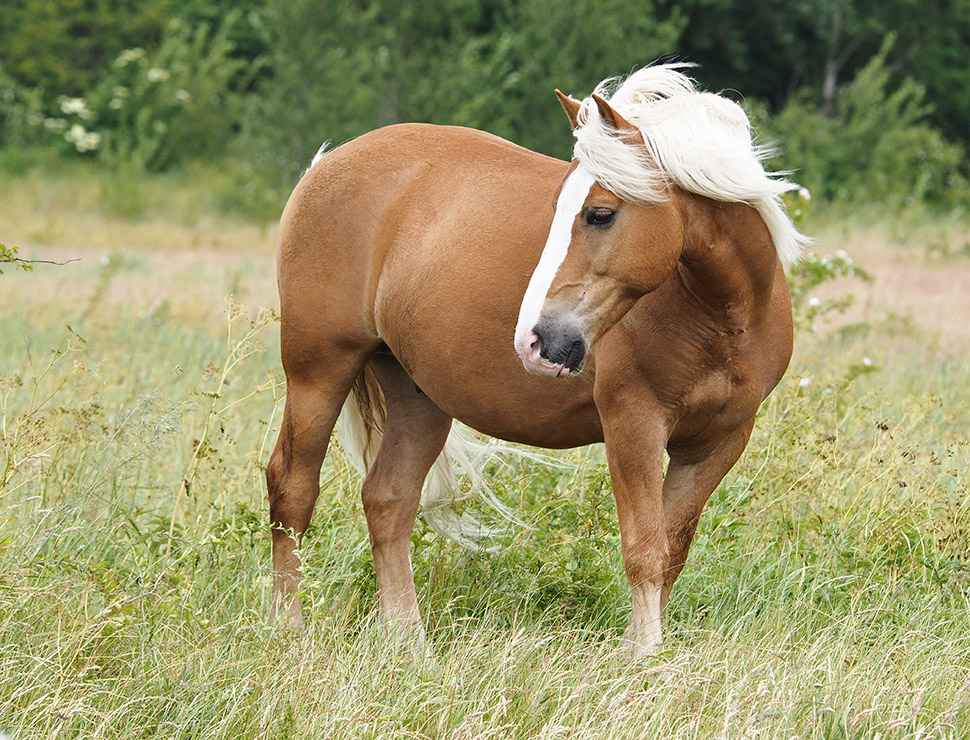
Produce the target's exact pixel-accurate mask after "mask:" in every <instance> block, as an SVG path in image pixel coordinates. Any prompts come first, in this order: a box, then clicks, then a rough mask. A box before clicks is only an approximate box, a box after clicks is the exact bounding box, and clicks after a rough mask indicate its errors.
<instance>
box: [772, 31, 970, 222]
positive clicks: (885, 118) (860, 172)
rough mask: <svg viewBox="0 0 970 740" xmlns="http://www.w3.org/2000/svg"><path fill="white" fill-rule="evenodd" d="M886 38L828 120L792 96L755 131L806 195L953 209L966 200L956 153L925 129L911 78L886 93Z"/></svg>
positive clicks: (919, 93)
mask: <svg viewBox="0 0 970 740" xmlns="http://www.w3.org/2000/svg"><path fill="white" fill-rule="evenodd" d="M892 42H893V38H892V37H889V38H887V40H886V42H885V43H884V44H883V47H882V49H881V51H880V52H879V53H878V54H876V55H875V56H874V57H873V58H872V60H870V62H869V63H868V64H867V65H866V66H865V67H863V68H862V69H861V70H860V71H859V73H858V74H857V75H856V77H855V79H854V80H853V81H852V82H850V83H849V84H848V85H846V86H845V87H844V88H843V89H842V90H841V91H840V94H839V96H838V98H837V101H836V106H835V110H834V112H833V114H832V116H831V117H824V116H822V115H821V114H820V113H819V112H818V111H817V109H816V108H815V105H814V104H813V102H811V101H808V100H806V99H805V98H800V99H796V100H795V101H794V102H792V103H790V104H789V105H788V106H786V107H785V109H784V110H782V111H781V112H780V113H779V114H778V115H777V116H775V117H774V118H773V119H770V120H769V119H767V118H765V117H763V116H760V115H758V114H756V117H758V118H761V119H762V120H761V121H760V124H761V128H762V130H763V131H765V132H767V133H768V135H769V138H772V139H776V140H779V141H780V142H781V143H782V145H783V147H784V155H783V156H782V157H781V160H780V163H776V166H779V167H780V169H788V170H793V171H795V173H796V174H795V179H796V180H798V182H799V183H801V184H802V185H803V186H805V187H807V188H809V190H810V191H811V192H812V194H813V196H816V197H821V198H823V199H824V200H827V201H830V202H842V203H849V204H853V205H862V204H876V205H881V206H883V207H885V208H898V207H901V206H910V205H915V204H926V205H930V206H934V207H941V208H945V207H953V206H956V205H961V204H963V205H966V204H967V203H970V190H968V187H967V180H966V177H965V173H964V172H962V171H961V166H962V163H963V161H964V160H963V155H964V152H963V151H962V148H961V147H960V146H959V145H957V144H954V143H951V142H948V141H946V140H945V139H944V138H943V136H942V135H941V134H940V132H939V131H937V130H936V129H934V128H933V127H932V126H930V125H929V124H928V123H927V122H926V119H927V116H928V115H929V113H930V112H931V111H932V106H931V105H930V104H928V103H926V102H925V100H924V98H925V90H924V88H923V87H922V86H920V85H919V84H918V83H916V82H914V81H913V80H909V79H907V80H905V81H904V82H903V83H902V84H901V85H900V86H899V88H898V89H896V90H895V91H892V90H890V89H889V81H890V71H889V69H887V66H886V55H887V53H888V52H889V50H890V48H891V46H892Z"/></svg>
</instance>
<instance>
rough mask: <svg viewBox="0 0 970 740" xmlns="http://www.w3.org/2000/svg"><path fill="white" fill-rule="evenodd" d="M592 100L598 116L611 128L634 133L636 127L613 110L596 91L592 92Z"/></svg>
mask: <svg viewBox="0 0 970 740" xmlns="http://www.w3.org/2000/svg"><path fill="white" fill-rule="evenodd" d="M593 100H594V101H595V103H596V108H597V109H598V110H599V112H600V116H601V117H602V118H603V120H604V121H606V122H607V123H608V124H609V125H610V126H611V127H612V128H614V129H616V130H617V131H621V132H623V133H636V132H637V131H638V129H637V127H636V126H634V125H633V124H632V123H630V122H629V121H628V120H626V119H625V118H624V117H623V116H621V115H620V114H619V113H617V112H616V111H615V110H613V108H612V107H610V104H609V103H607V102H606V101H605V100H603V98H601V97H600V96H599V95H597V94H596V93H593Z"/></svg>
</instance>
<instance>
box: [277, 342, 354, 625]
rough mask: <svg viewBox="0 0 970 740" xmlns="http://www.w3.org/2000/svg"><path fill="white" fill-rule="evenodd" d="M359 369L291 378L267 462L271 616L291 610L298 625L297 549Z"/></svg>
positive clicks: (292, 621) (300, 621)
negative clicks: (278, 430) (339, 419)
mask: <svg viewBox="0 0 970 740" xmlns="http://www.w3.org/2000/svg"><path fill="white" fill-rule="evenodd" d="M362 363H363V360H362V361H361V364H362ZM335 364H336V363H334V365H335ZM332 367H333V366H331V368H332ZM358 371H359V368H356V369H355V368H351V367H348V368H346V369H345V372H343V373H338V372H332V373H328V374H327V375H326V376H324V375H323V374H322V373H321V375H320V376H319V377H317V378H315V379H314V380H312V381H310V380H306V379H303V378H288V379H287V381H288V382H287V389H286V408H285V410H284V412H283V424H282V427H281V428H280V436H279V439H278V440H277V442H276V448H275V449H274V450H273V454H272V456H271V457H270V461H269V465H267V467H266V483H267V489H268V493H269V513H270V520H271V523H272V526H273V602H272V606H271V608H270V619H271V620H275V619H276V617H277V615H278V614H285V616H286V620H287V622H288V624H289V625H290V626H292V627H300V626H301V625H302V624H303V610H302V606H301V604H300V600H299V599H298V598H297V597H296V592H297V588H298V586H299V582H300V574H299V568H300V559H299V556H298V555H297V552H296V551H297V549H298V548H299V546H300V544H301V542H302V539H303V534H304V532H306V528H307V525H308V524H309V523H310V516H311V515H312V514H313V507H314V505H315V504H316V501H317V497H318V496H319V495H320V467H321V465H322V463H323V458H324V456H325V455H326V454H327V446H328V444H329V442H330V433H331V432H332V431H333V426H334V423H335V422H336V420H337V416H338V415H339V413H340V409H341V406H342V405H343V402H344V400H345V398H346V397H347V394H348V392H349V390H350V386H351V384H352V383H353V380H354V378H355V377H356V374H357V372H358Z"/></svg>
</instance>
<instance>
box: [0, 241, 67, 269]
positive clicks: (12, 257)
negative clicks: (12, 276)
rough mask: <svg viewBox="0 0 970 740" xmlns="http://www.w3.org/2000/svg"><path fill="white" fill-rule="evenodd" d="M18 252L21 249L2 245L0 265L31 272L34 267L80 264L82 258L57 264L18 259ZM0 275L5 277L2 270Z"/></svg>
mask: <svg viewBox="0 0 970 740" xmlns="http://www.w3.org/2000/svg"><path fill="white" fill-rule="evenodd" d="M18 251H19V247H8V246H7V245H6V244H0V265H3V264H8V265H16V269H18V270H26V271H30V270H33V269H34V265H66V264H69V263H71V262H80V258H78V257H75V258H74V259H70V260H66V261H65V262H55V261H54V260H27V259H24V258H23V257H18V256H17V252H18ZM0 275H3V270H2V269H0Z"/></svg>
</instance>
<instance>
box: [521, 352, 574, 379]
mask: <svg viewBox="0 0 970 740" xmlns="http://www.w3.org/2000/svg"><path fill="white" fill-rule="evenodd" d="M585 364H586V363H583V364H581V365H580V366H579V367H575V368H568V367H566V366H565V365H563V364H562V363H556V362H550V361H549V360H547V359H546V358H544V357H539V358H537V359H532V358H529V359H523V360H522V365H523V366H524V367H525V369H526V370H528V371H529V372H530V373H532V374H533V375H541V376H542V377H545V378H571V377H575V376H576V375H579V374H580V373H581V372H582V371H583V367H584V366H585Z"/></svg>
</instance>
